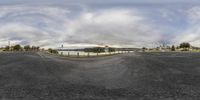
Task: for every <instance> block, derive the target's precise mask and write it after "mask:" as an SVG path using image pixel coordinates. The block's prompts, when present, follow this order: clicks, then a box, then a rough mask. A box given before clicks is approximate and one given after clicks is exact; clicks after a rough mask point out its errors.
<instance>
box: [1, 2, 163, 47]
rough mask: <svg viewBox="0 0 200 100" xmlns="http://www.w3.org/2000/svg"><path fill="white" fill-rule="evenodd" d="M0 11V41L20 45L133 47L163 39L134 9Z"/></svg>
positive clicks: (18, 8)
mask: <svg viewBox="0 0 200 100" xmlns="http://www.w3.org/2000/svg"><path fill="white" fill-rule="evenodd" d="M0 12H1V13H0V39H6V40H11V41H20V43H22V44H23V45H26V44H31V45H39V46H43V47H58V46H59V45H61V44H65V45H66V46H73V45H74V46H77V45H78V46H79V45H80V44H81V45H82V46H94V45H116V46H131V47H135V46H139V45H140V46H141V45H142V46H144V45H146V46H148V45H149V42H155V41H159V40H160V39H161V38H162V34H161V32H160V31H159V30H158V29H156V28H155V25H153V24H152V23H150V22H148V18H146V17H144V16H142V15H140V12H139V11H137V10H135V9H122V8H110V9H98V10H90V9H88V10H82V11H80V12H78V14H77V12H75V11H74V10H70V9H68V8H63V7H56V6H38V7H34V6H1V7H0ZM72 44H73V45H72Z"/></svg>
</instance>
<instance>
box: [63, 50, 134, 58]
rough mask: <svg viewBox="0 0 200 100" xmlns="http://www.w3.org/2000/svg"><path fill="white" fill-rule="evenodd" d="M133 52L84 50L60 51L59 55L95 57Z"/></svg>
mask: <svg viewBox="0 0 200 100" xmlns="http://www.w3.org/2000/svg"><path fill="white" fill-rule="evenodd" d="M131 52H134V51H116V52H103V53H93V52H82V51H59V55H61V56H68V57H95V56H106V55H115V54H124V53H131Z"/></svg>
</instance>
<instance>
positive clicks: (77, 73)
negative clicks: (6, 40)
mask: <svg viewBox="0 0 200 100" xmlns="http://www.w3.org/2000/svg"><path fill="white" fill-rule="evenodd" d="M199 99H200V53H130V54H122V55H115V56H107V57H99V58H61V57H57V56H51V55H48V54H44V53H0V100H199Z"/></svg>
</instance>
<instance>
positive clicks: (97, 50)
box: [58, 47, 140, 53]
mask: <svg viewBox="0 0 200 100" xmlns="http://www.w3.org/2000/svg"><path fill="white" fill-rule="evenodd" d="M137 50H140V49H139V48H113V47H93V48H84V49H58V51H84V52H94V53H101V52H115V51H137Z"/></svg>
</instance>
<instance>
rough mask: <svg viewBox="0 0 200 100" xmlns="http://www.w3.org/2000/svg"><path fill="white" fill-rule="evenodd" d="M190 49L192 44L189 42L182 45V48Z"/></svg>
mask: <svg viewBox="0 0 200 100" xmlns="http://www.w3.org/2000/svg"><path fill="white" fill-rule="evenodd" d="M190 47H191V45H190V43H187V42H184V43H181V44H180V48H190Z"/></svg>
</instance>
